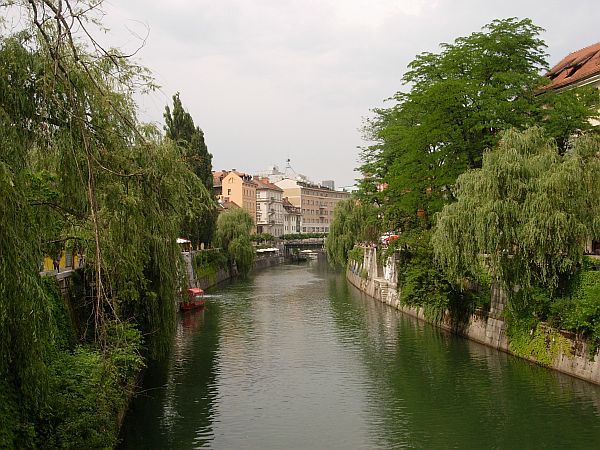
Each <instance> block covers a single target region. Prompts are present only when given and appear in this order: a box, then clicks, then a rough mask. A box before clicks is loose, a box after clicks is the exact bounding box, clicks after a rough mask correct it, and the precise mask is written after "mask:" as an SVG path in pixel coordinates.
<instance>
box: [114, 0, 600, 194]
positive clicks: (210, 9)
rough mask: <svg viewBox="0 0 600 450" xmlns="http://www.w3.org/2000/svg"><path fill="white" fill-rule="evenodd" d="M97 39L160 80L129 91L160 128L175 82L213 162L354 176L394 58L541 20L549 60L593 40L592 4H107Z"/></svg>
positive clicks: (313, 175)
mask: <svg viewBox="0 0 600 450" xmlns="http://www.w3.org/2000/svg"><path fill="white" fill-rule="evenodd" d="M104 10H105V11H106V13H107V16H106V18H105V23H106V24H107V26H108V27H110V28H111V30H112V31H111V34H110V39H111V40H114V42H115V44H117V45H118V46H119V47H121V48H123V49H125V50H131V49H133V48H135V47H136V46H138V45H139V43H140V42H139V40H138V39H136V38H135V37H134V36H135V34H140V35H145V34H146V29H147V30H148V32H149V35H148V38H147V41H146V43H145V46H144V47H143V48H142V49H141V50H140V51H139V53H138V54H137V56H136V60H137V62H140V63H142V64H143V65H145V66H147V67H148V68H150V69H151V71H152V72H153V74H154V76H155V78H156V81H157V82H158V84H159V85H160V86H161V89H160V90H159V91H158V92H156V93H154V94H152V95H151V96H150V97H148V98H145V99H143V100H141V101H140V108H141V117H142V119H143V120H146V121H151V122H156V123H159V124H160V125H161V126H162V124H163V118H162V114H163V111H164V107H165V105H166V104H167V102H170V101H171V96H172V95H173V94H174V93H175V92H177V91H179V92H180V95H181V100H182V102H183V104H184V107H185V108H186V109H187V110H188V111H189V112H190V113H191V115H192V117H193V118H194V121H195V123H196V124H197V125H198V126H200V127H201V128H202V129H203V130H204V133H205V138H206V142H207V144H208V148H209V151H210V152H211V153H212V154H213V167H214V169H215V170H216V169H231V168H236V169H238V170H240V171H245V172H250V173H254V172H256V171H259V170H262V169H265V168H266V167H267V166H270V165H278V166H279V167H280V168H281V169H283V168H285V160H286V159H287V158H288V157H289V158H290V159H291V165H292V167H293V168H294V170H295V171H296V172H298V173H302V174H305V175H307V176H308V177H309V178H310V179H312V180H314V181H321V180H325V179H333V180H335V182H336V186H338V187H339V186H347V185H351V184H353V183H354V179H355V178H357V177H358V174H357V173H356V172H354V169H355V168H356V167H357V166H358V154H359V149H358V147H360V146H363V145H365V142H364V141H363V140H362V134H361V132H360V128H361V126H362V123H363V119H364V118H365V117H368V116H369V114H370V110H371V109H372V108H374V107H379V106H382V105H383V101H384V99H386V98H388V97H390V96H391V95H393V94H394V93H395V92H396V91H398V90H400V89H402V85H401V82H400V79H401V77H402V75H403V73H404V72H405V70H406V66H407V64H408V63H409V62H410V61H411V60H412V59H413V58H414V57H415V55H417V54H419V53H421V52H424V51H433V52H438V51H439V43H440V42H452V41H453V40H454V39H455V38H457V37H459V36H465V35H468V34H470V33H472V32H474V31H478V30H480V29H481V27H482V26H483V25H485V24H487V23H489V22H491V21H492V20H494V19H499V18H507V17H519V18H525V17H529V18H531V19H532V20H533V21H534V23H535V24H536V25H539V26H541V27H543V28H545V29H546V32H545V33H544V34H543V35H542V37H543V39H544V40H545V41H546V44H547V45H548V48H547V52H548V54H549V58H548V59H549V63H550V65H553V64H555V63H556V62H558V61H559V60H560V59H561V58H563V57H564V56H566V55H567V54H568V53H570V52H572V51H574V50H577V49H579V48H582V47H586V46H588V45H590V44H593V43H596V42H598V41H600V33H598V30H599V22H598V20H599V19H600V1H598V0H575V1H564V0H562V1H555V0H543V1H541V0H540V1H538V0H533V1H530V0H502V1H492V0H488V1H485V0H320V1H316V0H210V1H208V0H168V1H154V0H110V1H105V4H104Z"/></svg>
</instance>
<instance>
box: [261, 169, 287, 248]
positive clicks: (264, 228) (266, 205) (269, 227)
mask: <svg viewBox="0 0 600 450" xmlns="http://www.w3.org/2000/svg"><path fill="white" fill-rule="evenodd" d="M254 182H255V183H256V185H257V186H256V232H257V233H269V234H272V235H273V236H275V237H279V236H281V235H282V234H284V226H283V222H284V209H283V204H282V194H283V189H281V188H280V187H278V186H276V185H274V184H273V183H271V182H270V181H269V180H268V178H259V177H254Z"/></svg>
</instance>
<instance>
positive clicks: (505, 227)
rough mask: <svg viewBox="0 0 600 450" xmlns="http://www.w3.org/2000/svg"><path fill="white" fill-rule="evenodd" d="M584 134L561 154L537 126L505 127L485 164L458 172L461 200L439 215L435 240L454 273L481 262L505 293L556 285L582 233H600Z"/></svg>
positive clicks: (596, 142)
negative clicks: (570, 148) (519, 289)
mask: <svg viewBox="0 0 600 450" xmlns="http://www.w3.org/2000/svg"><path fill="white" fill-rule="evenodd" d="M590 148H596V152H597V150H598V149H599V148H600V139H599V138H598V137H592V136H585V137H582V138H579V139H578V140H576V141H575V142H574V146H573V148H572V150H571V151H569V152H568V153H566V154H565V155H563V156H561V155H560V154H559V152H558V149H557V147H556V144H555V143H554V142H553V141H552V140H551V139H549V138H548V137H547V136H546V135H545V133H544V131H543V130H542V129H540V128H532V129H530V130H527V131H525V132H521V133H520V132H517V131H509V132H506V133H505V134H504V135H503V137H502V140H501V141H500V144H499V146H498V148H497V149H495V150H493V151H490V152H488V153H486V154H485V155H484V159H483V166H482V168H481V169H475V170H471V171H468V172H466V173H465V174H463V175H461V176H460V177H459V178H458V180H457V183H456V188H455V195H456V197H457V201H456V202H455V203H453V204H451V205H447V206H446V207H444V210H443V211H442V212H441V213H440V214H439V215H438V217H437V225H436V231H435V234H434V235H433V238H432V243H433V246H434V248H435V249H436V257H437V259H438V261H440V262H441V263H442V264H443V266H444V267H445V268H446V270H447V272H448V273H449V275H450V277H451V278H459V277H461V276H463V275H464V273H465V272H468V271H475V270H477V269H479V268H480V267H481V263H482V261H481V259H480V255H485V265H486V266H487V267H488V268H489V270H490V271H491V273H492V277H493V278H494V279H496V280H500V281H501V282H503V283H505V286H506V288H507V292H514V289H516V288H517V286H518V287H520V288H521V289H526V290H527V289H530V288H532V287H534V286H536V285H543V286H549V287H551V288H552V287H556V286H557V285H558V281H559V279H560V277H561V276H564V275H568V274H569V273H570V272H572V271H573V270H575V269H576V268H577V267H578V266H579V265H580V264H581V261H582V256H583V248H584V244H585V240H586V239H587V238H588V237H590V236H598V234H597V230H596V229H595V224H596V223H597V221H598V211H599V210H600V209H599V208H600V203H599V202H598V186H597V183H596V181H595V180H594V176H593V174H594V173H597V170H598V168H599V164H600V161H599V159H598V155H597V153H596V154H595V156H593V153H592V152H590Z"/></svg>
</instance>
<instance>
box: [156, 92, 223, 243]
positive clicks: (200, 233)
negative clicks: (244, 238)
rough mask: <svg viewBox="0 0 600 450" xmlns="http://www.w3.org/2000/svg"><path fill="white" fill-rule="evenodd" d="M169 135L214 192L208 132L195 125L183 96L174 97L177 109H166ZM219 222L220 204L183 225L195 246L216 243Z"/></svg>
mask: <svg viewBox="0 0 600 450" xmlns="http://www.w3.org/2000/svg"><path fill="white" fill-rule="evenodd" d="M164 117H165V127H164V129H165V132H166V135H167V138H169V139H171V140H172V141H174V142H175V143H176V144H177V145H178V146H180V147H181V148H182V149H183V152H184V155H185V159H186V160H187V163H188V165H189V166H190V168H191V169H192V171H193V172H194V173H195V174H196V176H197V177H198V178H199V179H200V180H201V181H202V183H203V184H204V186H205V187H206V189H207V190H208V192H212V183H213V179H212V155H211V154H210V153H209V151H208V147H207V146H206V142H205V141H204V132H203V131H202V130H201V129H200V127H198V126H196V125H195V124H194V119H193V118H192V116H191V115H190V113H188V112H187V111H185V109H184V108H183V104H182V103H181V99H180V98H179V93H177V94H175V95H174V96H173V110H172V111H171V109H170V108H169V106H168V105H167V106H166V107H165V114H164ZM216 220H217V215H216V205H215V204H211V208H209V210H208V212H206V211H203V212H202V213H201V214H193V213H192V214H191V215H190V217H188V218H187V219H186V221H185V222H184V225H183V230H182V233H183V235H184V236H186V237H188V238H189V239H190V240H191V241H192V243H193V244H194V245H197V244H199V243H200V242H204V243H209V242H212V239H213V235H214V232H215V224H216Z"/></svg>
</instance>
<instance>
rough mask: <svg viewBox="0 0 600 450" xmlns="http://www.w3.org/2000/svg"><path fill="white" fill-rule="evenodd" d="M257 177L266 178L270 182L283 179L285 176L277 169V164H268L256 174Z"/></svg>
mask: <svg viewBox="0 0 600 450" xmlns="http://www.w3.org/2000/svg"><path fill="white" fill-rule="evenodd" d="M256 176H257V177H259V178H268V179H269V181H270V182H271V183H275V182H276V181H280V180H283V179H284V178H285V177H286V176H285V173H284V172H282V171H280V170H279V167H277V166H269V167H267V168H266V169H265V170H262V171H260V172H258V173H257V174H256Z"/></svg>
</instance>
